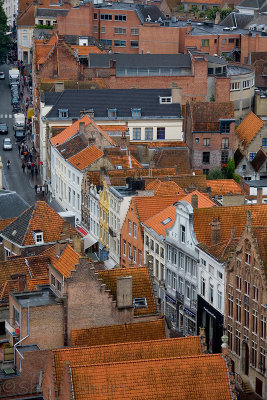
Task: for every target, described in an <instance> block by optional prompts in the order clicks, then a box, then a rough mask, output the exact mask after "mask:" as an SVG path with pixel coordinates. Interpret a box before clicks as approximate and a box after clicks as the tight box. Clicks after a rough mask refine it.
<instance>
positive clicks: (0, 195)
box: [0, 190, 29, 219]
mask: <svg viewBox="0 0 267 400" xmlns="http://www.w3.org/2000/svg"><path fill="white" fill-rule="evenodd" d="M28 207H29V204H28V203H26V201H25V200H24V199H23V198H22V197H20V195H19V194H17V193H16V192H11V191H10V190H0V219H7V218H14V217H17V216H18V215H20V214H21V213H22V212H23V211H25V210H26V209H27V208H28Z"/></svg>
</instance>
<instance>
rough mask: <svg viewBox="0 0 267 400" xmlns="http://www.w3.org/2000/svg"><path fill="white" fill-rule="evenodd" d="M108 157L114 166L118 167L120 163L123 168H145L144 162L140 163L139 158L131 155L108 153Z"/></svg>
mask: <svg viewBox="0 0 267 400" xmlns="http://www.w3.org/2000/svg"><path fill="white" fill-rule="evenodd" d="M108 159H109V161H110V162H111V164H112V165H113V166H114V167H117V166H118V165H120V166H121V167H122V168H123V169H125V168H143V166H142V164H140V162H138V161H137V159H136V158H134V157H133V156H131V155H128V156H127V155H119V156H115V155H112V154H111V155H109V154H108ZM130 161H131V164H130Z"/></svg>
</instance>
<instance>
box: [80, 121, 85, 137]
mask: <svg viewBox="0 0 267 400" xmlns="http://www.w3.org/2000/svg"><path fill="white" fill-rule="evenodd" d="M79 133H82V134H84V133H85V122H81V121H80V122H79Z"/></svg>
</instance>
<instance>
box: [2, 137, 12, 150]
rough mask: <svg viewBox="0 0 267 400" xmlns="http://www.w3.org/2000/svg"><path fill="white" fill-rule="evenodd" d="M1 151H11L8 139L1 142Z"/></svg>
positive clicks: (10, 143)
mask: <svg viewBox="0 0 267 400" xmlns="http://www.w3.org/2000/svg"><path fill="white" fill-rule="evenodd" d="M3 150H12V142H11V140H10V139H9V138H5V139H4V140H3Z"/></svg>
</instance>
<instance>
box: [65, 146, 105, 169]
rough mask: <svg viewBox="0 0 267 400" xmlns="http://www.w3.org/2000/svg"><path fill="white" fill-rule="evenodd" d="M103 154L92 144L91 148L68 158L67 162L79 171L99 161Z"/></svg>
mask: <svg viewBox="0 0 267 400" xmlns="http://www.w3.org/2000/svg"><path fill="white" fill-rule="evenodd" d="M103 154H104V153H103V151H102V150H100V149H99V148H98V147H96V146H95V145H94V144H93V145H92V146H90V147H86V148H85V149H83V150H82V151H80V152H79V153H77V154H75V155H74V156H72V157H70V158H69V159H68V162H70V163H71V164H72V165H73V166H74V167H75V168H77V169H78V170H79V171H81V170H83V169H84V168H86V167H88V166H89V165H91V164H93V162H95V161H96V160H99V158H101V157H103Z"/></svg>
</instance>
